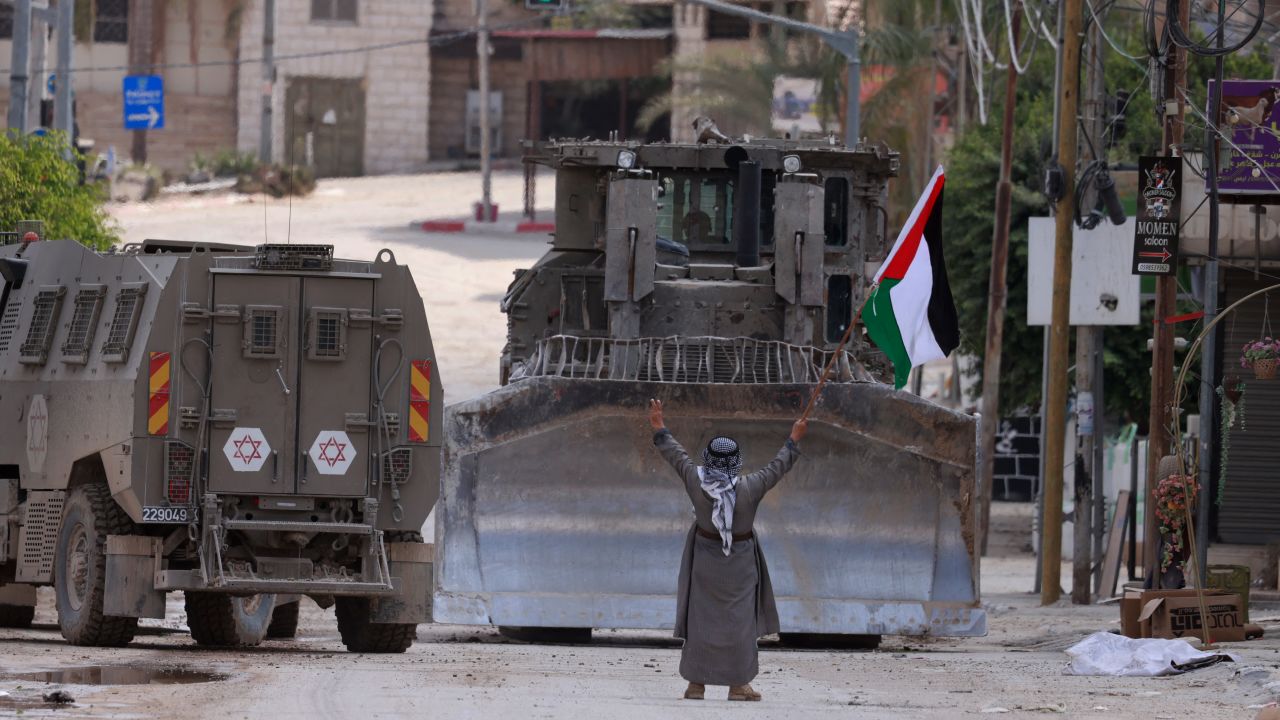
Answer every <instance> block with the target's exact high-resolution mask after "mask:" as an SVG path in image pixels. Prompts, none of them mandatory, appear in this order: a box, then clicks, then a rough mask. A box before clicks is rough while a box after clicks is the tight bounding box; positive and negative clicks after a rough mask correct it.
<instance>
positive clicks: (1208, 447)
mask: <svg viewBox="0 0 1280 720" xmlns="http://www.w3.org/2000/svg"><path fill="white" fill-rule="evenodd" d="M1226 12H1227V8H1226V3H1223V2H1219V3H1218V30H1217V33H1218V38H1217V46H1218V49H1219V50H1221V49H1222V45H1223V42H1224V38H1223V35H1224V34H1226ZM1222 63H1223V56H1222V55H1219V56H1217V57H1216V58H1214V65H1213V89H1212V91H1211V92H1210V93H1209V112H1208V117H1207V118H1206V120H1207V124H1206V126H1205V130H1204V157H1205V163H1204V172H1205V180H1206V182H1207V183H1208V189H1209V259H1208V261H1207V262H1206V263H1205V266H1204V299H1203V306H1204V324H1205V326H1208V325H1209V323H1211V322H1213V319H1214V318H1216V317H1217V316H1218V232H1219V222H1220V219H1219V217H1220V216H1219V205H1220V203H1219V201H1218V147H1219V141H1218V137H1217V135H1218V108H1219V106H1221V105H1222V74H1223V69H1222ZM1186 361H1187V362H1189V361H1190V358H1187V359H1186ZM1217 361H1218V333H1217V331H1216V330H1215V331H1214V332H1211V333H1209V334H1208V335H1206V336H1205V338H1204V344H1203V345H1202V346H1201V350H1200V452H1199V455H1200V498H1199V501H1198V504H1197V506H1196V546H1195V548H1194V550H1195V554H1196V575H1197V576H1198V577H1197V583H1198V584H1197V586H1196V587H1204V584H1205V583H1206V582H1207V581H1208V575H1207V572H1206V571H1207V570H1208V563H1207V561H1208V559H1209V503H1210V502H1212V501H1213V450H1214V447H1215V446H1216V445H1217V440H1218V434H1217V432H1215V428H1216V427H1217V420H1218V418H1217V417H1216V416H1215V415H1214V408H1216V407H1217V406H1218V403H1217V402H1215V397H1214V396H1215V394H1216V393H1215V392H1214V382H1215V379H1216V377H1217V372H1218V368H1217Z"/></svg>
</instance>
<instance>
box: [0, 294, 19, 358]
mask: <svg viewBox="0 0 1280 720" xmlns="http://www.w3.org/2000/svg"><path fill="white" fill-rule="evenodd" d="M21 314H22V300H21V299H19V298H14V297H10V298H9V303H8V304H7V305H5V306H4V317H2V318H0V353H6V352H9V344H10V343H11V342H13V336H14V335H15V334H17V332H18V317H19V316H20V315H21Z"/></svg>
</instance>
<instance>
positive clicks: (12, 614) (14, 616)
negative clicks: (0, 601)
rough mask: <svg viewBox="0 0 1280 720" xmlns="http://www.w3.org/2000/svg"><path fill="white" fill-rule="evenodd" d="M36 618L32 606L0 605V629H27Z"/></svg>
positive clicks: (34, 609)
mask: <svg viewBox="0 0 1280 720" xmlns="http://www.w3.org/2000/svg"><path fill="white" fill-rule="evenodd" d="M35 618H36V608H35V606H34V605H0V627H2V628H29V627H31V621H32V620H35Z"/></svg>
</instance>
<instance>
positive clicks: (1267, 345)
mask: <svg viewBox="0 0 1280 720" xmlns="http://www.w3.org/2000/svg"><path fill="white" fill-rule="evenodd" d="M1278 366H1280V340H1274V339H1272V338H1271V337H1270V336H1268V337H1264V338H1262V339H1261V340H1251V341H1249V342H1247V343H1245V344H1244V347H1243V348H1241V349H1240V367H1246V368H1248V367H1251V368H1253V375H1254V377H1256V378H1258V379H1259V380H1271V379H1272V378H1274V377H1275V376H1276V368H1277V367H1278Z"/></svg>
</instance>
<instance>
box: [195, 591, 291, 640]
mask: <svg viewBox="0 0 1280 720" xmlns="http://www.w3.org/2000/svg"><path fill="white" fill-rule="evenodd" d="M275 604H276V596H275V595H273V594H269V593H263V594H261V595H251V596H249V597H236V596H234V595H227V594H224V593H208V592H188V593H186V606H187V627H189V628H191V637H192V639H194V640H195V641H196V643H197V644H199V645H205V646H207V647H252V646H254V645H257V644H259V643H261V642H262V640H263V638H265V637H266V636H267V628H268V627H269V626H270V625H271V616H272V611H273V610H274V609H275Z"/></svg>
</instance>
